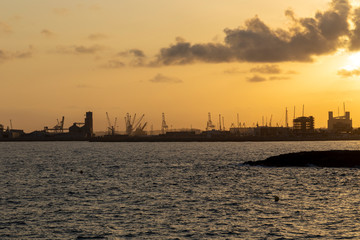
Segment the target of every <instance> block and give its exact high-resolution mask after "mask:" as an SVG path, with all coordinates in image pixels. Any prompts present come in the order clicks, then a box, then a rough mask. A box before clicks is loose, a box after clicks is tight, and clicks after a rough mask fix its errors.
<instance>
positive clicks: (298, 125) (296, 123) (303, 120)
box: [293, 116, 315, 134]
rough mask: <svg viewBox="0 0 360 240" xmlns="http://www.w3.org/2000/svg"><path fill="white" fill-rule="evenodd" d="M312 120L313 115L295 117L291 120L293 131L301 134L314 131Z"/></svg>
mask: <svg viewBox="0 0 360 240" xmlns="http://www.w3.org/2000/svg"><path fill="white" fill-rule="evenodd" d="M314 122H315V120H314V117H313V116H310V117H298V118H295V119H294V120H293V132H294V133H301V134H304V133H312V132H314V126H315V124H314Z"/></svg>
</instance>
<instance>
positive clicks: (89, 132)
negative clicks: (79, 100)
mask: <svg viewBox="0 0 360 240" xmlns="http://www.w3.org/2000/svg"><path fill="white" fill-rule="evenodd" d="M84 127H85V131H86V137H92V136H93V131H94V130H93V113H92V112H86V115H85V125H84Z"/></svg>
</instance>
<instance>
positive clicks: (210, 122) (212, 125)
mask: <svg viewBox="0 0 360 240" xmlns="http://www.w3.org/2000/svg"><path fill="white" fill-rule="evenodd" d="M213 129H215V125H214V124H213V123H212V121H211V114H210V113H208V121H207V123H206V131H210V130H213Z"/></svg>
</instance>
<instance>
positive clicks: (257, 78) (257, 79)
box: [247, 75, 266, 82]
mask: <svg viewBox="0 0 360 240" xmlns="http://www.w3.org/2000/svg"><path fill="white" fill-rule="evenodd" d="M247 80H248V82H265V81H266V78H264V77H261V76H259V75H254V76H252V77H249V78H248V79H247Z"/></svg>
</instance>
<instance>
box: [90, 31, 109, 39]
mask: <svg viewBox="0 0 360 240" xmlns="http://www.w3.org/2000/svg"><path fill="white" fill-rule="evenodd" d="M105 38H107V36H106V35H105V34H101V33H94V34H90V35H89V36H88V39H90V40H92V41H97V40H102V39H105Z"/></svg>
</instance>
